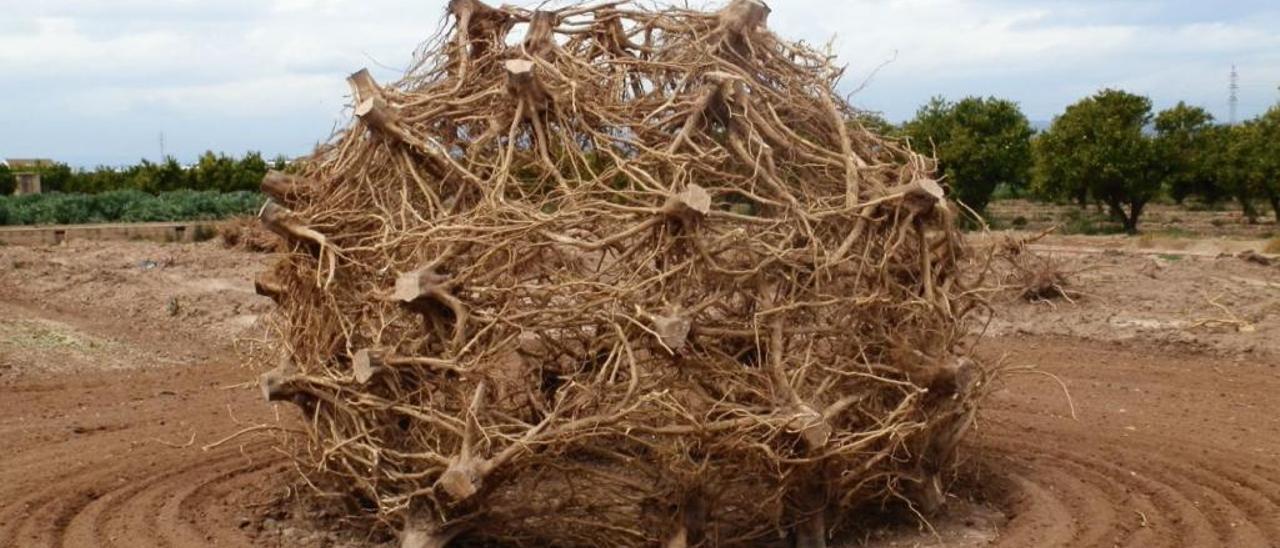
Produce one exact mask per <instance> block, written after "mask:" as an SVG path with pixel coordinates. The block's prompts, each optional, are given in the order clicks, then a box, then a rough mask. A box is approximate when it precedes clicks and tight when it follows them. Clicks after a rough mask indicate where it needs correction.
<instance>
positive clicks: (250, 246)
mask: <svg viewBox="0 0 1280 548" xmlns="http://www.w3.org/2000/svg"><path fill="white" fill-rule="evenodd" d="M218 237H219V239H220V240H221V242H222V247H225V248H227V249H238V250H241V251H251V252H254V253H270V252H276V251H281V250H283V249H284V248H283V246H281V245H280V238H278V237H276V236H274V235H272V234H271V232H270V231H268V230H266V229H265V228H263V226H262V224H261V223H259V222H258V220H257V219H255V218H253V217H251V216H242V217H232V218H230V219H227V220H225V221H223V222H221V223H219V224H218Z"/></svg>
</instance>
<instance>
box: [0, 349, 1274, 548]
mask: <svg viewBox="0 0 1280 548" xmlns="http://www.w3.org/2000/svg"><path fill="white" fill-rule="evenodd" d="M989 347H990V348H988V349H987V350H985V352H988V353H991V355H997V354H1002V353H1008V354H1010V355H1012V357H1013V359H1014V361H1015V363H1031V364H1037V365H1039V366H1040V367H1041V368H1042V369H1043V370H1045V371H1048V372H1051V373H1054V374H1056V375H1058V376H1060V377H1061V378H1062V379H1063V380H1064V382H1066V384H1067V385H1068V387H1069V388H1070V390H1071V393H1072V397H1073V399H1074V401H1075V404H1076V407H1077V408H1078V410H1079V420H1078V421H1076V420H1072V419H1071V418H1070V417H1068V416H1066V404H1065V400H1064V399H1063V397H1062V394H1061V390H1060V388H1059V387H1058V386H1057V385H1056V384H1055V383H1052V382H1047V381H1045V380H1044V379H1043V378H1041V377H1031V376H1024V377H1016V378H1012V379H1009V380H1008V381H1007V383H1006V385H1005V386H1004V387H1003V388H1002V389H1001V390H999V391H998V393H997V394H996V396H995V397H994V399H993V401H992V404H991V405H990V406H989V407H988V410H987V411H985V412H984V415H983V418H982V419H981V421H980V425H979V428H978V429H977V430H978V434H977V437H976V438H975V439H974V440H973V441H972V442H971V443H970V444H969V448H970V451H969V454H970V455H971V456H970V461H971V462H973V463H974V464H975V465H976V466H975V468H976V469H978V470H980V471H982V472H981V474H980V475H981V478H980V480H982V481H984V482H985V484H986V485H987V486H988V488H989V489H990V490H991V491H992V494H991V495H990V498H992V499H993V500H995V501H996V502H997V503H1001V504H1002V505H1003V509H1004V510H1005V511H1006V513H1007V514H1009V515H1010V517H1009V520H1008V522H1007V523H1006V524H1005V525H1004V526H1003V527H1002V529H1001V530H1000V531H999V534H998V537H997V539H996V541H995V545H997V546H1002V547H1005V546H1007V547H1014V546H1073V547H1074V546H1117V545H1118V546H1142V547H1146V546H1152V547H1155V546H1276V545H1277V539H1280V469H1278V468H1280V418H1278V417H1275V416H1270V414H1269V413H1267V412H1266V411H1267V410H1266V409H1265V405H1259V406H1249V405H1240V403H1241V402H1246V403H1247V402H1257V403H1265V402H1268V401H1270V399H1271V398H1273V395H1274V394H1276V393H1277V392H1280V390H1278V389H1280V380H1277V379H1275V378H1274V377H1275V375H1274V369H1271V368H1269V367H1266V366H1264V365H1256V364H1254V365H1250V364H1225V363H1221V362H1220V360H1217V359H1214V358H1211V357H1206V356H1196V355H1177V354H1174V353H1172V352H1167V351H1165V352H1154V351H1152V352H1143V351H1130V350H1121V349H1116V348H1110V347H1105V346H1102V347H1098V346H1097V345H1093V346H1086V345H1083V344H1081V343H1080V342H1079V341H1074V340H1065V339H1044V338H1029V339H1019V340H1013V339H996V340H994V341H991V343H990V344H989ZM247 376H248V373H247V372H246V371H244V370H243V369H240V368H238V367H236V366H234V365H230V364H228V363H219V364H211V365H207V366H201V367H197V368H194V369H190V370H182V371H175V370H163V371H147V372H119V373H102V374H80V375H76V376H73V377H72V376H68V377H58V378H52V379H26V380H21V379H20V380H18V381H6V382H5V384H0V390H3V394H4V397H3V398H0V432H3V437H4V441H5V442H6V444H5V448H4V449H2V450H0V500H2V501H4V502H3V504H0V546H23V547H26V546H36V547H39V546H76V547H79V546H122V547H123V546H153V545H154V546H180V547H185V546H215V545H216V546H261V545H265V544H269V543H270V542H271V539H267V538H259V537H255V536H254V535H255V531H254V530H252V528H248V529H242V528H241V526H242V524H243V523H242V522H243V521H244V520H245V518H247V517H251V516H253V515H254V513H253V512H252V511H250V510H248V507H249V506H250V505H251V504H253V503H256V502H261V501H264V500H267V499H268V498H269V497H270V494H271V493H273V492H278V491H276V490H277V489H280V490H282V489H283V488H284V486H285V485H286V483H287V482H289V481H290V480H291V479H292V475H293V473H294V472H293V471H292V470H291V469H289V468H288V466H287V465H286V464H285V463H284V461H283V459H282V457H280V456H279V454H278V453H276V452H275V451H273V450H272V449H271V445H272V443H271V442H270V441H269V440H264V439H254V438H249V437H246V438H244V439H241V440H237V441H235V442H232V443H228V444H225V445H223V446H220V447H217V448H214V449H211V450H210V451H201V450H200V447H199V446H200V445H201V444H204V443H208V442H209V441H212V440H215V439H219V438H221V437H222V436H224V435H225V434H227V433H229V432H232V431H235V430H237V429H238V428H240V426H241V424H238V423H236V422H233V421H232V419H231V418H230V417H231V415H232V414H234V416H236V417H239V418H240V419H241V420H242V422H248V423H260V422H270V421H272V420H274V416H273V415H272V414H271V410H270V407H268V406H266V405H264V404H262V403H261V401H260V400H259V399H258V396H257V394H256V392H255V391H252V390H220V389H218V387H219V386H224V385H230V384H235V383H236V382H240V381H242V380H243V379H244V378H245V377H247ZM228 408H230V409H231V410H232V413H229V412H228ZM192 434H194V435H195V437H196V441H195V442H194V443H193V444H192V446H190V447H186V448H182V449H176V448H172V447H168V446H166V445H164V444H162V443H159V442H157V441H155V440H157V439H161V440H169V442H170V443H176V444H178V445H181V444H183V443H185V442H186V440H187V439H189V438H190V436H191V435H192ZM277 542H278V540H277Z"/></svg>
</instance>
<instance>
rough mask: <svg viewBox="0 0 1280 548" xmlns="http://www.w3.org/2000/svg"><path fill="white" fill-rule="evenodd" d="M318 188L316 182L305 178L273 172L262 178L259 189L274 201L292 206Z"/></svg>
mask: <svg viewBox="0 0 1280 548" xmlns="http://www.w3.org/2000/svg"><path fill="white" fill-rule="evenodd" d="M317 186H318V185H316V183H315V182H313V181H309V180H307V179H305V178H303V177H299V176H297V175H289V174H287V173H283V172H280V171H275V170H271V171H268V172H267V174H266V175H265V176H264V177H263V178H262V184H261V185H259V189H260V190H261V191H262V193H263V194H266V195H267V196H268V197H270V198H271V199H272V200H275V201H277V202H279V203H281V204H287V205H291V204H297V203H298V201H299V199H301V198H302V197H303V196H306V195H307V194H308V193H310V192H313V191H314V190H315V188H316V187H317Z"/></svg>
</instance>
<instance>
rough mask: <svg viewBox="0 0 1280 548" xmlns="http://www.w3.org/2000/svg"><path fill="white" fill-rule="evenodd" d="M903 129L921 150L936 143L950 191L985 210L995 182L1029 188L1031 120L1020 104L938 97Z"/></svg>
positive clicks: (991, 98)
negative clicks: (1020, 107)
mask: <svg viewBox="0 0 1280 548" xmlns="http://www.w3.org/2000/svg"><path fill="white" fill-rule="evenodd" d="M903 132H904V133H905V134H906V135H907V137H908V138H909V139H911V142H912V146H914V147H915V148H916V149H917V150H927V148H926V147H932V148H933V152H934V155H935V156H936V158H937V160H938V171H939V172H940V173H941V174H943V176H944V177H945V181H946V182H947V184H948V185H950V187H951V190H952V194H953V196H955V198H956V199H958V200H959V201H960V202H962V203H963V204H965V205H966V206H968V207H970V208H972V209H973V210H974V211H979V212H981V211H983V210H985V209H986V207H987V202H989V201H990V200H991V194H992V192H994V191H995V188H996V186H998V185H1000V184H1007V185H1009V186H1011V187H1013V188H1025V187H1026V186H1027V182H1028V180H1029V178H1030V173H1031V135H1032V133H1033V132H1032V130H1031V123H1030V122H1029V121H1027V117H1026V116H1025V115H1023V114H1022V111H1021V110H1020V109H1019V108H1018V104H1017V103H1014V102H1013V101H1008V100H1005V99H997V98H995V97H988V98H981V97H966V98H964V99H961V100H960V101H959V102H955V103H953V102H950V101H947V100H946V99H943V98H941V97H935V98H933V99H932V100H930V101H929V103H928V104H926V105H924V106H923V107H920V110H919V111H917V112H916V116H915V118H914V119H912V120H911V121H909V122H907V123H906V124H905V125H904V127H903Z"/></svg>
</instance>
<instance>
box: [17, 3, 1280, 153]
mask: <svg viewBox="0 0 1280 548" xmlns="http://www.w3.org/2000/svg"><path fill="white" fill-rule="evenodd" d="M509 1H511V0H509ZM445 2H446V0H412V1H408V0H3V1H2V2H0V7H2V8H3V11H4V15H3V16H2V17H0V98H3V99H4V105H3V108H0V157H49V158H54V159H58V160H62V161H66V162H69V163H71V164H73V165H80V166H90V165H95V164H110V165H119V164H126V163H132V162H136V161H137V160H138V159H139V158H143V157H146V158H151V159H155V158H157V157H159V156H160V135H161V134H162V133H163V135H164V143H165V150H166V151H167V152H168V153H170V154H173V155H176V156H177V157H178V158H179V159H181V160H184V161H190V160H191V159H193V158H194V157H195V156H196V155H197V154H199V153H200V152H202V151H204V150H207V149H211V150H215V151H225V152H229V153H232V154H241V153H243V152H245V151H247V150H259V151H262V152H263V153H264V154H266V155H268V156H273V155H275V154H286V155H291V156H292V155H298V154H303V153H306V152H307V151H309V150H310V148H311V147H312V146H313V145H314V144H315V143H316V142H317V141H319V140H324V139H325V138H326V137H327V136H328V135H329V134H330V132H331V130H332V129H333V127H334V125H335V124H337V123H339V122H340V121H341V120H342V119H343V116H344V115H343V113H342V109H343V104H344V102H345V99H344V95H345V94H346V93H347V87H346V84H345V82H344V78H345V77H346V75H347V74H348V73H350V72H353V71H355V70H357V69H359V68H361V67H366V66H367V67H370V68H371V69H372V70H373V71H374V74H375V75H376V76H377V77H379V79H380V80H381V81H388V80H392V79H394V77H395V76H397V75H398V74H399V73H400V71H401V70H402V69H403V67H404V66H405V65H406V64H407V63H408V61H409V59H410V53H411V52H412V50H413V48H414V47H415V46H416V45H417V44H418V43H419V42H420V41H422V40H423V39H425V38H427V37H428V36H429V35H431V34H432V33H433V32H434V31H435V30H436V29H437V28H438V27H439V25H440V24H441V23H442V15H443V13H444V7H443V6H444V4H445ZM522 4H525V5H530V3H529V2H522ZM695 5H697V4H696V3H695ZM710 5H715V4H710ZM772 7H773V15H772V17H771V22H770V26H771V27H772V28H773V29H774V30H776V31H777V32H779V33H780V34H782V35H783V36H786V37H789V38H793V39H804V40H806V41H809V42H811V43H826V42H828V41H830V40H834V42H833V47H834V49H835V51H836V53H837V54H838V56H839V59H840V61H841V62H842V63H845V64H847V65H848V71H847V73H846V79H845V81H844V84H843V87H844V90H845V91H846V92H847V91H853V90H854V89H855V88H858V87H859V86H860V85H861V84H863V82H864V81H865V80H866V79H867V77H868V76H869V75H870V74H871V73H872V72H873V71H874V69H875V68H876V67H878V66H881V65H884V66H883V68H881V69H880V70H879V72H878V73H876V74H875V77H874V78H873V79H871V80H870V81H869V82H867V83H866V86H865V88H863V89H862V90H861V91H860V92H858V93H857V94H856V95H854V96H853V97H852V99H853V101H854V103H855V104H856V105H858V106H860V107H862V108H866V109H870V110H876V111H881V112H884V113H885V114H886V115H887V116H888V117H889V118H890V119H891V120H894V121H900V120H903V119H905V118H909V117H910V116H911V115H912V113H913V112H914V111H915V109H916V108H917V107H918V106H919V105H920V104H921V103H923V102H924V101H926V100H927V99H928V98H929V97H931V96H933V95H938V94H941V95H944V96H947V97H951V98H959V97H963V96H965V95H995V96H1000V97H1007V98H1011V99H1014V100H1016V101H1018V102H1019V103H1021V104H1022V107H1023V109H1024V110H1025V112H1026V113H1027V115H1028V117H1030V118H1031V119H1032V120H1035V121H1044V120H1049V119H1051V118H1052V117H1053V116H1054V115H1056V114H1058V113H1060V112H1061V111H1062V109H1063V108H1064V107H1065V106H1066V105H1068V104H1070V103H1072V102H1074V101H1075V100H1077V99H1079V98H1081V97H1083V96H1085V95H1088V94H1090V93H1092V92H1094V91H1096V90H1098V89H1101V88H1104V87H1117V88H1123V89H1126V90H1129V91H1134V92H1138V93H1143V94H1147V95H1149V96H1151V97H1152V99H1153V100H1154V101H1155V103H1156V105H1157V107H1160V106H1167V105H1170V104H1172V103H1175V102H1177V101H1178V100H1180V99H1181V100H1186V101H1188V102H1189V103H1192V104H1195V105H1200V106H1203V107H1206V108H1208V109H1209V110H1210V111H1212V112H1213V113H1214V114H1215V115H1217V116H1218V117H1219V118H1220V119H1226V118H1227V116H1228V107H1227V105H1228V101H1227V84H1228V75H1229V73H1230V70H1231V65H1232V64H1233V63H1234V64H1236V65H1237V66H1238V67H1239V72H1240V115H1241V118H1245V117H1250V116H1253V115H1255V114H1257V113H1259V112H1262V111H1263V110H1265V109H1266V108H1267V107H1269V106H1270V105H1272V104H1274V103H1275V102H1276V101H1277V99H1280V90H1277V86H1280V2H1278V1H1276V0H1236V1H1218V2H1213V1H1206V0H1165V1H1156V0H1072V1H1068V0H1020V1H1016V0H994V1H993V0H823V1H818V0H785V1H783V0H774V1H773V2H772ZM886 63H887V64H886Z"/></svg>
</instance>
